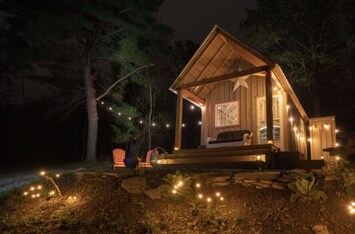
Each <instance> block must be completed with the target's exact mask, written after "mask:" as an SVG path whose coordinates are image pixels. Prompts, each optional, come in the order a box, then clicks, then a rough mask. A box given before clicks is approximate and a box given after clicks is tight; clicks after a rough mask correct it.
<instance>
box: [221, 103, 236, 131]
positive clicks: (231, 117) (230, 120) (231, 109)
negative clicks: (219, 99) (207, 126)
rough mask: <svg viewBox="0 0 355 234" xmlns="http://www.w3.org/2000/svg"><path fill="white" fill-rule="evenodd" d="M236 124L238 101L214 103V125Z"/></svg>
mask: <svg viewBox="0 0 355 234" xmlns="http://www.w3.org/2000/svg"><path fill="white" fill-rule="evenodd" d="M237 124H238V102H237V101H235V102H227V103H221V104H216V127H221V126H230V125H237Z"/></svg>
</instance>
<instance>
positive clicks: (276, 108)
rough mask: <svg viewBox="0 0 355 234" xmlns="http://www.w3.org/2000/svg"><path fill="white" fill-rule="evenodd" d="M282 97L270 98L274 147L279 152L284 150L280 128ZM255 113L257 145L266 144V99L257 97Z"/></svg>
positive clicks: (281, 121)
mask: <svg viewBox="0 0 355 234" xmlns="http://www.w3.org/2000/svg"><path fill="white" fill-rule="evenodd" d="M281 97H282V96H281V95H276V96H273V97H272V114H273V121H274V129H273V137H274V145H275V146H276V147H278V148H280V149H281V150H284V145H283V134H282V129H281V126H283V125H282V123H283V119H282V116H283V115H282V108H281V107H282V98H281ZM256 103H257V105H256V107H257V110H256V113H257V117H256V118H257V127H258V130H257V137H258V143H259V144H266V142H267V129H266V128H267V127H266V99H265V97H258V98H257V99H256Z"/></svg>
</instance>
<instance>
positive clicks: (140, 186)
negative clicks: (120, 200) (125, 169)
mask: <svg viewBox="0 0 355 234" xmlns="http://www.w3.org/2000/svg"><path fill="white" fill-rule="evenodd" d="M121 187H122V188H123V189H124V190H126V191H127V192H129V193H134V194H141V193H142V192H143V191H144V189H145V187H146V178H145V177H138V176H136V177H131V178H128V179H125V180H123V181H122V184H121Z"/></svg>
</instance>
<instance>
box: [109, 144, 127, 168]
mask: <svg viewBox="0 0 355 234" xmlns="http://www.w3.org/2000/svg"><path fill="white" fill-rule="evenodd" d="M112 154H113V169H115V168H116V167H125V165H124V162H123V160H124V158H125V156H126V151H124V150H123V149H114V150H112Z"/></svg>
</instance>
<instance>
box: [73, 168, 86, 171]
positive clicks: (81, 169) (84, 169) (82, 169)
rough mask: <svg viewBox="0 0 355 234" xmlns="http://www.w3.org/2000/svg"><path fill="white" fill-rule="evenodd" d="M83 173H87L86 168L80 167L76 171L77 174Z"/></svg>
mask: <svg viewBox="0 0 355 234" xmlns="http://www.w3.org/2000/svg"><path fill="white" fill-rule="evenodd" d="M83 171H86V168H84V167H79V168H77V169H75V172H83Z"/></svg>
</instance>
